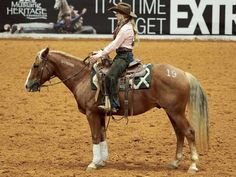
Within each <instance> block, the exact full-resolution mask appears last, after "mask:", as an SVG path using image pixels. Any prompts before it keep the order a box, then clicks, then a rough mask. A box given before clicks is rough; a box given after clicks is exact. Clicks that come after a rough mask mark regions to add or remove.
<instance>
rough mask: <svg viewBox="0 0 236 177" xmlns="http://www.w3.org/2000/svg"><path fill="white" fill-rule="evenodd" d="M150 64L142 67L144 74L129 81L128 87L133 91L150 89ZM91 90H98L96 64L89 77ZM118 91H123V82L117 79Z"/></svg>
mask: <svg viewBox="0 0 236 177" xmlns="http://www.w3.org/2000/svg"><path fill="white" fill-rule="evenodd" d="M152 66H153V65H152V64H147V65H143V67H145V70H146V73H145V74H144V75H143V76H142V77H134V78H130V79H129V86H130V88H132V89H134V90H138V89H148V88H150V87H151V80H152ZM90 78H91V79H90V81H91V89H92V90H97V88H98V78H97V75H96V64H95V65H94V66H93V67H92V70H91V75H90ZM118 85H119V90H120V91H124V90H125V82H123V81H122V79H119V84H118Z"/></svg>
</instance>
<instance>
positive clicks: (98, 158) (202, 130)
mask: <svg viewBox="0 0 236 177" xmlns="http://www.w3.org/2000/svg"><path fill="white" fill-rule="evenodd" d="M90 72H91V67H89V65H88V64H85V62H84V61H82V60H80V59H78V58H76V57H73V56H71V55H68V54H65V53H63V52H59V51H51V52H49V48H46V49H43V50H41V51H40V52H39V53H38V55H37V57H36V60H35V62H34V64H33V66H32V68H31V70H30V73H29V75H28V77H27V80H26V83H25V86H26V89H27V90H28V91H30V92H31V91H32V92H33V91H38V90H39V89H40V87H41V86H42V85H43V84H44V83H45V82H46V81H48V80H50V79H51V78H52V77H54V76H55V77H58V78H59V79H60V80H61V82H63V83H64V84H65V85H66V86H67V87H68V89H69V90H70V91H71V92H72V93H73V94H74V97H75V99H76V101H77V104H78V108H79V110H80V111H81V112H82V113H83V114H85V115H86V116H87V119H88V122H89V126H90V129H91V134H92V142H93V160H92V162H91V163H90V164H89V165H88V167H87V170H93V169H97V168H98V167H103V166H104V165H105V161H106V160H107V158H108V147H107V142H106V135H105V126H106V125H105V124H106V123H105V114H104V113H103V112H102V111H101V110H99V109H98V103H97V102H95V99H94V97H95V91H93V90H91V83H90ZM151 84H152V85H151V87H150V88H149V89H144V90H134V93H133V96H132V97H133V98H132V99H133V108H134V109H133V114H134V115H138V114H141V113H144V112H146V111H148V110H150V109H151V108H154V107H156V108H163V109H164V110H165V111H166V113H167V115H168V117H169V119H170V121H171V123H172V125H173V127H174V130H175V133H176V137H177V148H176V156H175V159H174V161H173V162H172V163H171V164H170V167H172V168H177V167H178V165H179V162H180V161H181V159H182V157H183V155H182V150H183V144H184V138H185V137H186V138H187V140H188V143H189V147H190V151H191V165H190V167H189V172H196V171H198V168H197V165H196V161H197V160H198V154H197V148H196V145H197V147H199V149H201V150H207V149H208V105H207V97H206V95H205V94H204V91H203V89H202V88H201V86H200V84H199V82H198V81H197V80H196V78H195V77H193V76H192V75H191V74H190V73H186V72H184V71H182V70H180V69H178V68H175V67H173V66H171V65H168V64H154V65H153V68H152V81H151ZM119 98H120V102H121V108H120V110H119V111H118V112H117V113H116V115H123V114H124V103H123V102H124V93H119ZM140 103H142V104H140ZM187 104H188V105H189V108H190V109H189V111H188V112H189V113H190V117H191V125H190V123H189V122H188V120H187V119H186V116H185V111H186V107H187ZM130 109H131V108H130ZM195 139H196V143H197V144H196V143H195Z"/></svg>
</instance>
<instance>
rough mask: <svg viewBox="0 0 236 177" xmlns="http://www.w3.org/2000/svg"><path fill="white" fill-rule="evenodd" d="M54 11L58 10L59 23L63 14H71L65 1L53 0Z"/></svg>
mask: <svg viewBox="0 0 236 177" xmlns="http://www.w3.org/2000/svg"><path fill="white" fill-rule="evenodd" d="M54 9H57V10H59V13H58V16H57V20H58V21H60V20H61V19H62V15H63V14H65V13H69V14H71V9H70V6H69V5H68V3H67V0H55V4H54Z"/></svg>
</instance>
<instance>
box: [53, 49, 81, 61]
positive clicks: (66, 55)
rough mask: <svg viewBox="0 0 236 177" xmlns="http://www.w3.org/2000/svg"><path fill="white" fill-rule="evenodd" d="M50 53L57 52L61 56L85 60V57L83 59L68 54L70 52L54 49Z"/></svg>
mask: <svg viewBox="0 0 236 177" xmlns="http://www.w3.org/2000/svg"><path fill="white" fill-rule="evenodd" d="M50 53H55V54H59V55H61V56H65V57H68V58H71V59H75V60H79V61H83V59H81V58H79V57H76V56H74V55H71V54H68V53H66V52H62V51H57V50H52V51H50Z"/></svg>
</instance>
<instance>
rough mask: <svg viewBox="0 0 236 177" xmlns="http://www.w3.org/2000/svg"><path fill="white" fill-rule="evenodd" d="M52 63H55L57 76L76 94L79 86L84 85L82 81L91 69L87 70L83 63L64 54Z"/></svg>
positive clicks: (56, 56) (55, 58) (56, 57)
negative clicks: (75, 91)
mask: <svg viewBox="0 0 236 177" xmlns="http://www.w3.org/2000/svg"><path fill="white" fill-rule="evenodd" d="M51 61H52V62H53V63H54V67H55V71H54V73H55V76H56V77H58V78H59V79H60V80H61V81H65V80H66V81H65V82H64V84H65V85H66V86H67V87H68V88H69V89H70V90H71V91H72V92H74V90H75V88H76V87H77V86H78V85H79V84H83V82H81V80H82V79H83V78H84V77H86V75H89V73H90V72H89V68H87V67H86V66H85V65H84V64H83V62H82V61H80V60H77V59H72V58H71V57H68V56H64V55H63V54H56V55H55V56H53V57H52V59H51ZM73 76H74V77H73ZM69 78H70V79H69ZM67 79H68V80H67Z"/></svg>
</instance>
